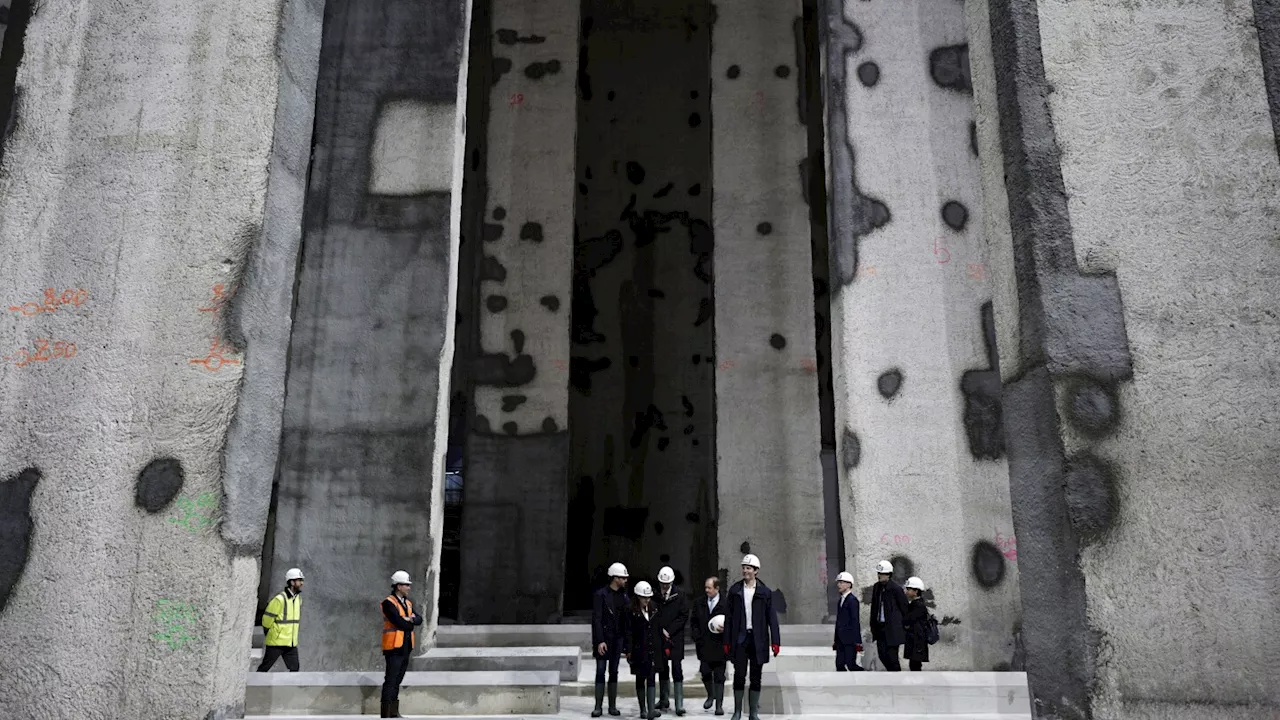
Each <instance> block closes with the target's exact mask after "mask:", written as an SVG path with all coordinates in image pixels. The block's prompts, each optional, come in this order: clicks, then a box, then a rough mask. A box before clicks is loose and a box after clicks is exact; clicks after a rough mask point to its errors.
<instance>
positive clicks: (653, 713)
mask: <svg viewBox="0 0 1280 720" xmlns="http://www.w3.org/2000/svg"><path fill="white" fill-rule="evenodd" d="M656 689H657V688H655V687H654V686H653V685H650V686H649V691H648V692H647V693H646V696H647V697H648V698H649V720H656V718H660V717H662V713H660V712H658V707H657V705H656V704H655V703H654V702H653V695H654V692H655V691H656Z"/></svg>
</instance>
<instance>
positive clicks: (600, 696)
mask: <svg viewBox="0 0 1280 720" xmlns="http://www.w3.org/2000/svg"><path fill="white" fill-rule="evenodd" d="M603 714H604V683H596V706H595V707H593V708H591V717H600V716H601V715H603Z"/></svg>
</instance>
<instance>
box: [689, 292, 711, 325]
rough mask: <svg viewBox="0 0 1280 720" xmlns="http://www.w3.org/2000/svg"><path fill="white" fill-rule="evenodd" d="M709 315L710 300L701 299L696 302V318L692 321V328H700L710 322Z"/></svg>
mask: <svg viewBox="0 0 1280 720" xmlns="http://www.w3.org/2000/svg"><path fill="white" fill-rule="evenodd" d="M711 315H712V312H711V298H702V299H701V300H699V301H698V317H697V318H695V319H694V321H693V326H694V327H701V326H702V325H703V324H704V323H707V322H709V321H710V320H711Z"/></svg>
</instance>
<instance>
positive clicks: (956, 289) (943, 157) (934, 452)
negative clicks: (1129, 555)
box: [825, 0, 1018, 670]
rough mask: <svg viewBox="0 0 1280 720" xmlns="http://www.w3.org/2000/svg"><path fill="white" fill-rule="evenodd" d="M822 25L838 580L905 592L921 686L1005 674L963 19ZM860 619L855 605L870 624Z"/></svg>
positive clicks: (989, 363)
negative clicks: (927, 613)
mask: <svg viewBox="0 0 1280 720" xmlns="http://www.w3.org/2000/svg"><path fill="white" fill-rule="evenodd" d="M828 12H829V13H830V14H829V16H828V18H827V23H826V28H825V29H826V44H825V51H826V60H827V73H828V78H827V82H828V84H827V88H826V89H827V92H826V103H827V112H828V116H827V131H828V136H827V138H828V139H827V146H828V148H829V157H830V164H829V172H828V185H829V187H830V206H831V211H830V212H831V214H830V218H829V222H830V225H831V228H832V230H831V262H832V266H831V283H832V289H833V297H832V336H833V337H832V345H833V353H834V355H835V360H834V375H835V393H834V394H835V403H836V427H837V434H838V438H839V443H840V471H841V475H842V483H841V503H842V507H841V513H842V519H843V521H844V523H845V539H846V543H847V557H848V568H847V569H848V570H849V571H850V572H852V573H853V575H854V577H855V578H856V579H857V580H858V582H859V583H860V584H861V585H863V586H864V588H863V595H864V598H865V599H866V600H869V598H870V590H871V588H870V585H871V584H872V583H873V582H874V581H875V569H874V568H875V563H876V562H877V561H878V560H883V559H889V560H891V561H892V562H893V563H894V567H895V575H896V576H897V577H896V579H897V581H898V582H900V583H901V582H903V581H905V579H906V578H907V577H908V576H911V575H917V576H919V577H920V578H921V579H922V580H923V581H924V583H925V585H926V587H928V588H929V591H928V592H927V593H926V595H925V597H926V601H927V602H928V604H929V605H930V606H931V608H932V611H933V612H934V613H935V614H936V615H937V617H938V618H939V620H940V621H941V623H942V625H943V627H942V641H941V643H940V644H939V645H937V646H935V648H934V649H932V650H931V653H930V654H931V661H932V662H931V664H930V666H929V667H930V668H931V669H935V670H940V669H958V670H992V669H996V668H1008V667H1009V666H1010V665H1012V664H1013V663H1014V660H1015V658H1014V655H1015V635H1016V632H1017V626H1018V589H1017V588H1018V571H1017V568H1018V564H1017V552H1016V540H1015V535H1016V534H1015V533H1014V530H1013V527H1012V522H1011V516H1010V509H1009V497H1008V495H1009V491H1008V469H1007V466H1006V459H1005V448H1004V435H1003V429H1002V420H1001V407H1000V380H999V373H998V365H997V348H996V338H995V324H994V317H993V312H992V292H993V290H992V281H991V267H990V262H989V260H988V257H987V255H988V253H987V247H986V241H985V238H984V235H983V217H982V211H983V205H982V186H981V182H980V175H979V165H978V149H977V146H976V145H975V141H974V113H973V104H972V98H971V83H970V79H969V64H968V57H969V47H968V45H967V38H966V28H965V18H964V6H963V4H960V3H955V2H942V1H940V0H912V1H909V2H896V3H874V4H872V3H863V2H855V1H854V0H847V1H846V2H843V3H841V2H837V3H834V4H832V5H831V7H830V8H829V10H828ZM868 607H869V602H868V603H867V604H866V605H864V611H865V610H866V609H867V608H868Z"/></svg>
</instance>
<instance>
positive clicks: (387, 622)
mask: <svg viewBox="0 0 1280 720" xmlns="http://www.w3.org/2000/svg"><path fill="white" fill-rule="evenodd" d="M391 583H392V587H391V594H390V595H388V596H387V597H386V599H385V600H383V601H382V657H383V658H384V659H385V660H386V662H387V671H386V674H385V675H384V676H383V678H382V717H384V718H398V717H404V716H403V715H401V714H400V683H401V682H402V681H404V673H405V671H406V670H408V669H409V657H410V656H411V655H412V654H413V645H414V643H413V631H414V628H416V627H417V626H419V625H421V624H422V616H421V615H419V614H418V613H416V612H414V610H413V601H412V600H410V599H409V589H410V588H412V587H413V581H412V580H410V579H409V573H407V572H405V571H403V570H397V571H395V572H394V573H392V575H391Z"/></svg>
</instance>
